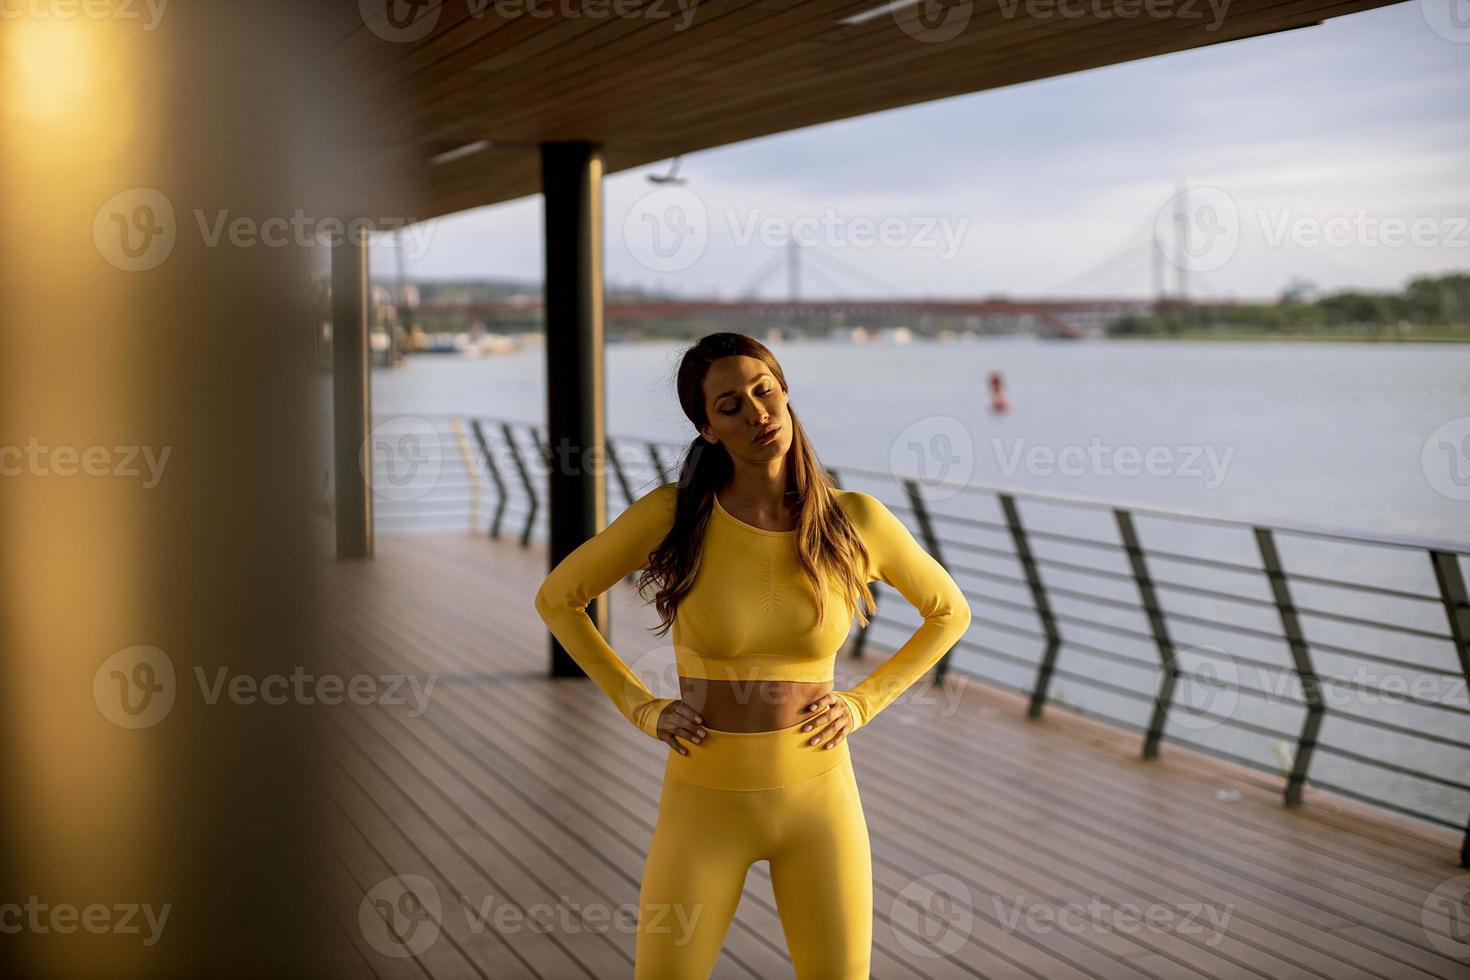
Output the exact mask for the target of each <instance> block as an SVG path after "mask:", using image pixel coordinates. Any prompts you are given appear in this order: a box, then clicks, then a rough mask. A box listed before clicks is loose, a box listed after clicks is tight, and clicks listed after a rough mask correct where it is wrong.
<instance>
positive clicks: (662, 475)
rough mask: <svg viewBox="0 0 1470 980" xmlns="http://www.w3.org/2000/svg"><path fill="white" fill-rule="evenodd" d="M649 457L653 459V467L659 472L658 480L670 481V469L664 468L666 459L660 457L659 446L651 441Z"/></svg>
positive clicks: (661, 481) (662, 481) (660, 481)
mask: <svg viewBox="0 0 1470 980" xmlns="http://www.w3.org/2000/svg"><path fill="white" fill-rule="evenodd" d="M648 458H649V459H651V460H653V469H654V472H656V473H657V474H658V482H659V483H668V482H669V471H668V470H667V469H665V468H664V461H663V460H662V459H661V458H659V455H658V447H657V446H655V445H654V444H653V443H651V442H650V443H649V444H648Z"/></svg>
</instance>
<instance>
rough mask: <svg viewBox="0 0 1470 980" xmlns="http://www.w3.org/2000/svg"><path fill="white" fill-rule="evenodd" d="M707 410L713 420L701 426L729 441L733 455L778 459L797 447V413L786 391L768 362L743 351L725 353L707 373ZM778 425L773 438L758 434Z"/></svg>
mask: <svg viewBox="0 0 1470 980" xmlns="http://www.w3.org/2000/svg"><path fill="white" fill-rule="evenodd" d="M704 411H705V414H706V415H707V416H708V417H709V423H708V424H707V425H705V427H704V428H702V429H701V430H700V432H701V433H703V435H704V437H705V438H706V439H710V440H713V441H715V442H722V443H724V444H725V449H726V451H727V452H729V454H730V455H731V456H733V457H735V458H737V459H743V460H748V461H750V462H753V463H755V462H766V461H768V460H772V459H778V458H780V457H781V456H783V455H785V453H786V451H787V450H788V449H790V448H791V416H790V415H789V414H788V413H787V411H786V392H784V391H782V390H781V383H780V382H779V381H777V380H776V376H775V375H774V374H772V373H771V370H770V368H769V367H767V366H766V362H765V361H762V360H760V359H758V358H754V357H746V356H745V355H744V354H737V355H734V356H732V357H722V358H720V359H719V360H717V361H715V362H713V363H712V364H710V366H709V371H708V372H707V373H706V374H705V376H704ZM773 425H774V426H777V427H778V428H777V429H776V434H775V436H774V437H773V438H770V439H767V440H765V441H764V442H759V443H758V442H756V441H755V440H756V437H757V436H759V435H760V434H761V432H762V431H764V430H766V429H769V428H770V427H771V426H773Z"/></svg>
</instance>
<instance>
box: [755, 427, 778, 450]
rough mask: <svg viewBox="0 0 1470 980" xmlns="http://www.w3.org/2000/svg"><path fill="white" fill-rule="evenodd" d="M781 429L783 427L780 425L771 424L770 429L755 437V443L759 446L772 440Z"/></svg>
mask: <svg viewBox="0 0 1470 980" xmlns="http://www.w3.org/2000/svg"><path fill="white" fill-rule="evenodd" d="M780 431H781V427H780V426H779V425H773V426H771V427H770V428H769V429H766V430H765V431H763V432H762V433H761V434H760V435H758V436H756V437H755V444H756V445H757V446H760V445H764V444H765V443H768V442H770V441H771V440H772V439H774V438H776V436H777V435H778V434H779V433H780Z"/></svg>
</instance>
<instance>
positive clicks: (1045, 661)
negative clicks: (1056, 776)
mask: <svg viewBox="0 0 1470 980" xmlns="http://www.w3.org/2000/svg"><path fill="white" fill-rule="evenodd" d="M996 497H997V499H999V500H1000V508H1001V510H1002V512H1004V513H1005V518H1006V527H1008V528H1010V531H1011V543H1012V545H1014V546H1015V549H1016V558H1017V559H1018V560H1019V561H1020V562H1021V573H1022V574H1023V575H1024V576H1025V577H1026V586H1027V588H1029V589H1030V590H1031V603H1032V605H1034V606H1035V607H1036V617H1037V619H1039V620H1041V631H1042V632H1043V633H1045V634H1046V649H1045V650H1043V651H1042V652H1041V663H1040V664H1039V665H1038V666H1037V668H1036V683H1035V685H1034V686H1033V687H1032V689H1031V704H1030V706H1029V707H1028V708H1027V709H1026V714H1027V715H1028V716H1029V717H1031V718H1040V717H1041V709H1042V707H1043V706H1044V705H1045V704H1046V692H1047V688H1049V687H1050V686H1051V674H1052V671H1053V670H1054V669H1055V668H1056V663H1057V650H1058V649H1060V648H1061V645H1062V634H1061V631H1059V630H1058V629H1057V621H1056V618H1055V617H1054V616H1052V612H1051V602H1050V600H1048V599H1047V597H1046V586H1045V585H1043V584H1042V581H1041V570H1040V569H1039V568H1037V567H1036V559H1035V558H1034V557H1032V555H1031V542H1030V540H1029V539H1028V538H1027V537H1026V527H1025V525H1023V524H1022V523H1021V511H1020V510H1019V509H1018V508H1017V507H1016V498H1015V497H1013V496H1011V495H1010V494H1008V493H1000V494H996Z"/></svg>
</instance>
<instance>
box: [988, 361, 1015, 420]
mask: <svg viewBox="0 0 1470 980" xmlns="http://www.w3.org/2000/svg"><path fill="white" fill-rule="evenodd" d="M1005 386H1006V379H1005V377H1004V376H1003V375H1002V374H1001V373H1000V372H999V371H991V372H990V410H991V411H992V412H1007V411H1010V408H1011V403H1010V402H1009V401H1007V400H1006V392H1005Z"/></svg>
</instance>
